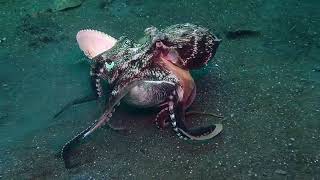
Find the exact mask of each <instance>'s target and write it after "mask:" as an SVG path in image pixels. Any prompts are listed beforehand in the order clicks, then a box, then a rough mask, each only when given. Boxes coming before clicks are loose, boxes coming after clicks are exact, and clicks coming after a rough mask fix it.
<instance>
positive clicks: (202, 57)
mask: <svg viewBox="0 0 320 180" xmlns="http://www.w3.org/2000/svg"><path fill="white" fill-rule="evenodd" d="M152 32H153V33H151V34H157V36H155V37H159V38H158V39H157V42H156V43H155V44H156V45H155V46H158V47H165V48H164V49H166V51H164V52H166V53H165V56H166V59H168V60H171V62H172V63H174V64H175V65H177V66H179V67H182V68H184V69H198V68H201V67H203V66H205V65H207V63H208V62H209V61H210V60H211V59H212V57H213V56H214V55H215V53H216V50H217V48H218V46H219V44H220V42H221V40H220V39H218V38H217V37H216V36H215V35H213V34H211V33H210V32H209V30H208V29H205V28H203V27H200V26H197V25H193V24H189V23H186V24H177V25H173V26H169V27H167V28H165V29H163V30H162V31H161V32H159V31H155V30H153V31H152ZM155 32H159V33H155ZM159 34H160V35H159ZM177 57H178V58H177Z"/></svg>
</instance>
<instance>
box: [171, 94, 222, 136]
mask: <svg viewBox="0 0 320 180" xmlns="http://www.w3.org/2000/svg"><path fill="white" fill-rule="evenodd" d="M168 104H169V116H170V121H171V125H172V128H173V130H174V131H175V132H176V134H177V135H178V136H179V138H181V139H184V140H188V139H191V140H207V139H211V138H213V137H215V136H216V135H218V134H219V133H220V132H221V131H222V125H221V124H214V125H211V126H207V127H200V128H197V129H188V128H187V127H186V126H185V124H184V122H185V110H184V108H183V104H182V103H181V101H179V97H178V93H177V92H176V91H173V92H172V94H171V95H170V96H169V103H168Z"/></svg>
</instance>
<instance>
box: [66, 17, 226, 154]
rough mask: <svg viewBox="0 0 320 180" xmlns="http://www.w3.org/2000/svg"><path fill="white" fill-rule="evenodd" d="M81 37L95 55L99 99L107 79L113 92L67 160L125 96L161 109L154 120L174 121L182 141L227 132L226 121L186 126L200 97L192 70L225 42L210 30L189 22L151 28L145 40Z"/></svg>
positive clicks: (88, 32) (78, 137)
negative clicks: (225, 128)
mask: <svg viewBox="0 0 320 180" xmlns="http://www.w3.org/2000/svg"><path fill="white" fill-rule="evenodd" d="M77 41H78V44H79V47H80V49H81V50H82V51H83V52H84V53H85V55H86V56H87V57H88V58H89V59H90V62H91V73H90V74H91V77H92V82H93V85H94V87H95V89H96V93H97V97H101V96H102V93H103V92H102V86H101V83H102V82H101V81H103V80H105V81H107V82H108V84H109V86H110V88H111V90H112V91H111V94H110V95H109V100H108V103H107V107H106V109H105V111H104V113H103V114H102V115H101V117H100V118H99V119H98V120H96V121H95V122H94V123H93V124H92V125H91V126H90V127H88V128H87V129H85V130H84V131H82V132H81V133H79V134H78V135H76V136H75V137H74V138H73V139H71V140H70V141H69V142H68V143H66V145H65V146H64V147H63V149H62V157H63V158H64V160H66V158H67V154H68V152H69V151H70V150H71V149H72V146H73V145H74V144H76V143H77V142H79V141H80V140H81V139H83V138H85V137H87V136H88V135H89V134H91V133H92V132H94V131H95V130H96V129H98V128H99V127H101V126H102V125H104V124H105V123H108V121H109V119H110V118H111V116H112V112H113V111H114V109H115V107H116V105H117V104H119V103H120V101H121V100H123V101H125V102H126V103H128V104H130V105H134V106H137V107H142V108H146V107H158V108H161V110H160V112H159V113H158V114H157V116H156V119H155V122H156V123H157V124H158V125H159V126H160V127H165V126H166V125H168V124H170V125H171V127H172V129H173V131H174V132H175V133H176V134H177V135H178V137H179V138H181V139H185V140H187V139H192V140H206V139H210V138H213V137H215V136H216V135H217V134H219V133H220V132H221V131H222V125H221V124H214V125H210V126H207V127H201V128H197V129H188V128H187V127H186V125H185V113H186V110H187V108H188V107H189V106H190V105H191V104H192V102H193V101H194V98H195V95H196V86H195V82H194V80H193V78H192V77H191V75H190V72H189V70H191V69H198V68H201V67H203V66H204V65H206V64H207V63H208V62H209V61H210V60H211V59H212V57H213V56H214V55H215V52H216V50H217V48H218V46H219V43H220V40H219V39H218V38H217V37H216V36H214V35H213V34H211V33H210V32H209V30H207V29H205V28H203V27H200V26H197V25H193V24H189V23H187V24H177V25H173V26H169V27H167V28H165V29H163V30H158V29H157V28H155V27H150V28H147V29H146V30H145V37H144V39H143V41H142V42H140V43H134V42H133V41H131V40H130V39H128V38H126V37H120V38H119V39H118V40H117V39H115V38H113V37H111V36H109V35H107V34H105V33H102V32H99V31H95V30H81V31H79V32H78V34H77ZM168 122H169V123H168Z"/></svg>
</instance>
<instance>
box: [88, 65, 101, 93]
mask: <svg viewBox="0 0 320 180" xmlns="http://www.w3.org/2000/svg"><path fill="white" fill-rule="evenodd" d="M103 72H104V68H103V63H96V64H95V65H92V66H91V69H90V76H91V87H92V89H94V90H95V94H96V95H97V96H98V97H102V95H103V90H102V84H101V80H102V77H101V76H102V74H103Z"/></svg>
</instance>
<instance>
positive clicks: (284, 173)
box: [275, 169, 287, 175]
mask: <svg viewBox="0 0 320 180" xmlns="http://www.w3.org/2000/svg"><path fill="white" fill-rule="evenodd" d="M275 173H276V174H280V175H286V174H287V171H284V170H281V169H277V170H276V171H275Z"/></svg>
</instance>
